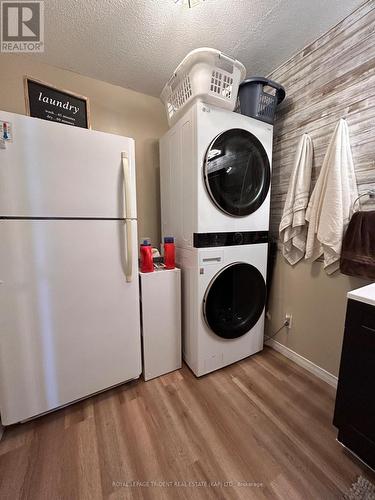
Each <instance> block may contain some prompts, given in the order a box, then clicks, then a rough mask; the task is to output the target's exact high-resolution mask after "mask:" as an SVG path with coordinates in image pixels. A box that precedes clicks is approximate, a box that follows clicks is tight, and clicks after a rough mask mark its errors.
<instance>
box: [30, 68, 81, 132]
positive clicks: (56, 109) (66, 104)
mask: <svg viewBox="0 0 375 500" xmlns="http://www.w3.org/2000/svg"><path fill="white" fill-rule="evenodd" d="M24 88H25V101H26V113H27V114H28V115H29V116H33V117H34V118H41V119H42V120H48V121H52V122H58V123H64V124H65V125H72V126H74V127H82V128H90V107H89V100H88V98H87V97H84V96H81V95H77V94H74V93H73V92H70V91H68V90H61V89H58V88H56V87H54V86H53V85H50V84H48V83H45V82H41V81H39V80H34V79H33V78H29V77H28V76H25V77H24Z"/></svg>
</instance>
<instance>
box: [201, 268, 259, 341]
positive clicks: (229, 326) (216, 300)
mask: <svg viewBox="0 0 375 500" xmlns="http://www.w3.org/2000/svg"><path fill="white" fill-rule="evenodd" d="M265 303H266V283H265V281H264V279H263V276H262V275H261V273H260V272H259V270H258V269H257V268H256V267H254V266H252V265H250V264H246V263H243V262H236V263H234V264H230V265H229V266H227V267H225V268H224V269H222V270H221V271H220V272H219V273H218V274H217V275H216V276H215V277H214V278H213V279H212V281H211V283H210V284H209V286H208V288H207V291H206V294H205V297H204V299H203V314H204V317H205V320H206V323H207V325H208V326H209V327H210V329H211V330H212V331H213V332H214V333H216V335H218V336H219V337H222V338H225V339H235V338H238V337H241V336H242V335H245V333H247V332H248V331H249V330H251V329H252V328H253V326H255V324H256V323H257V321H258V319H259V318H260V316H261V314H262V312H263V309H264V306H265Z"/></svg>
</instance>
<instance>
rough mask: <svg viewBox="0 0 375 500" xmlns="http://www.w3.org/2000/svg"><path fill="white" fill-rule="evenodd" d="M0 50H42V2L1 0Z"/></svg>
mask: <svg viewBox="0 0 375 500" xmlns="http://www.w3.org/2000/svg"><path fill="white" fill-rule="evenodd" d="M1 52H44V2H43V1H31V0H25V1H23V2H14V1H11V0H8V1H2V2H1Z"/></svg>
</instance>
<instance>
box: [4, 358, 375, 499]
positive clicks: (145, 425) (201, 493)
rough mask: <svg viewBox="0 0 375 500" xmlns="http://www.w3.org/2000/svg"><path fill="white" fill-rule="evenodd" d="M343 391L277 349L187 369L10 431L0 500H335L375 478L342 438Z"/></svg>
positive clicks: (104, 396) (130, 385)
mask: <svg viewBox="0 0 375 500" xmlns="http://www.w3.org/2000/svg"><path fill="white" fill-rule="evenodd" d="M333 407H334V390H333V389H332V388H331V387H329V386H328V385H326V384H325V383H324V382H322V381H320V380H319V379H317V378H316V377H314V376H313V375H311V374H309V373H308V372H306V371H305V370H303V369H302V368H300V367H298V366H297V365H295V364H294V363H292V362H291V361H289V360H287V359H286V358H284V357H283V356H281V355H280V354H278V353H276V352H275V351H273V350H271V349H265V351H263V352H262V353H259V354H257V355H255V356H253V357H251V358H248V359H246V360H244V361H241V362H239V363H237V364H234V365H232V366H229V367H227V368H225V369H223V370H220V371H218V372H215V373H212V374H210V375H207V376H205V377H203V378H201V379H197V378H195V377H194V376H193V374H192V373H191V372H190V371H189V369H188V368H187V367H186V366H185V367H184V368H183V369H182V370H180V371H178V372H174V373H171V374H169V375H166V376H164V377H161V378H158V379H155V380H152V381H149V382H142V381H138V382H131V383H130V384H126V385H123V386H121V387H118V388H116V389H113V390H111V391H109V392H106V393H103V394H100V395H98V396H95V397H92V398H90V399H87V400H85V401H83V402H81V403H78V404H75V405H73V406H70V407H68V408H65V409H62V410H59V411H57V412H55V413H52V414H50V415H47V416H45V417H42V418H40V419H37V420H34V421H32V422H29V423H26V424H22V425H17V426H13V427H11V428H9V429H7V430H6V432H5V435H4V438H3V440H2V441H1V442H0V481H1V482H0V498H1V499H2V500H5V499H10V500H15V499H18V498H22V499H33V500H34V499H35V500H44V499H46V500H54V499H59V500H60V499H67V500H75V499H79V500H81V499H87V500H95V499H127V498H129V499H159V498H166V499H173V500H174V499H179V498H182V499H194V498H197V499H201V498H202V499H205V498H208V499H210V498H212V499H220V498H222V499H242V498H243V499H252V498H255V499H272V498H275V499H288V500H293V499H304V500H306V499H314V500H316V499H324V500H329V499H335V498H342V496H343V493H344V492H345V491H347V489H348V488H349V487H350V485H351V484H352V482H354V481H355V480H356V478H357V476H358V475H360V474H363V475H365V476H366V477H367V478H369V479H370V480H372V481H374V475H372V473H370V472H369V471H368V469H366V468H365V466H363V465H362V464H361V463H360V462H359V461H358V460H356V459H355V458H353V457H352V456H351V455H350V454H349V453H348V452H346V451H345V450H344V449H343V448H342V447H341V446H340V444H338V443H337V442H336V430H335V428H334V427H333V426H332V424H331V421H332V414H333Z"/></svg>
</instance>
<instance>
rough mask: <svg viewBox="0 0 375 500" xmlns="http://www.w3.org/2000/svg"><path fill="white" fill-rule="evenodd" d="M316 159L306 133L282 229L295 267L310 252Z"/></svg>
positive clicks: (285, 247)
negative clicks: (309, 207)
mask: <svg viewBox="0 0 375 500" xmlns="http://www.w3.org/2000/svg"><path fill="white" fill-rule="evenodd" d="M312 157H313V148H312V141H311V138H310V136H309V135H308V134H303V136H302V137H301V139H300V141H299V143H298V147H297V154H296V158H295V162H294V167H293V171H292V174H291V176H290V181H289V187H288V193H287V195H286V201H285V206H284V211H283V215H282V218H281V223H280V227H279V234H280V242H281V245H282V252H283V255H284V257H285V258H286V260H287V261H288V262H289V264H292V265H294V264H296V263H297V262H298V261H300V260H301V259H302V258H303V256H304V255H305V250H306V235H307V223H306V220H305V211H306V208H307V204H308V202H309V193H310V184H311V168H312Z"/></svg>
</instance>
